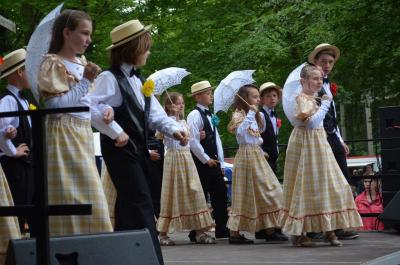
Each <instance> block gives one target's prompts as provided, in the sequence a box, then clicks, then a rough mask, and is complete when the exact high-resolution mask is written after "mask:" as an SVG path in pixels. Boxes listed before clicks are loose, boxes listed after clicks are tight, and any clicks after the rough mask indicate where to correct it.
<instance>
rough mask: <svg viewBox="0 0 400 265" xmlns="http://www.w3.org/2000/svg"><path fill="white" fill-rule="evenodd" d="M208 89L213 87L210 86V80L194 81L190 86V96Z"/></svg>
mask: <svg viewBox="0 0 400 265" xmlns="http://www.w3.org/2000/svg"><path fill="white" fill-rule="evenodd" d="M210 89H213V87H212V86H211V84H210V82H208V81H200V82H197V83H194V84H193V85H192V86H191V87H190V92H191V94H190V96H194V95H197V94H200V93H202V92H205V91H207V90H210Z"/></svg>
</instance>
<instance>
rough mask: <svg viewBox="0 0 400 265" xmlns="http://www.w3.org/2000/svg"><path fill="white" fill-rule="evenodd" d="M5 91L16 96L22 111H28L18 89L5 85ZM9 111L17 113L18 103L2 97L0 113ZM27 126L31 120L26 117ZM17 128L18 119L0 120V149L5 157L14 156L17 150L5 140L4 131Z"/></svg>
mask: <svg viewBox="0 0 400 265" xmlns="http://www.w3.org/2000/svg"><path fill="white" fill-rule="evenodd" d="M6 89H8V90H9V91H10V92H11V93H12V94H14V95H15V96H16V98H17V99H18V101H19V103H20V104H21V105H22V107H23V108H24V110H28V109H29V105H28V104H29V103H28V101H26V100H25V99H23V98H21V97H20V96H19V91H20V89H18V88H16V87H15V86H12V85H10V84H8V85H7V87H6ZM9 111H18V103H17V101H16V100H15V98H14V97H13V96H10V95H7V96H5V97H3V98H2V99H1V101H0V112H9ZM28 122H29V125H31V118H30V117H29V116H28ZM18 126H19V117H18V116H16V117H4V118H0V149H1V150H2V154H0V155H4V154H5V155H7V156H14V155H15V154H16V153H17V150H16V148H15V146H14V144H13V143H12V142H11V140H10V139H8V138H6V136H5V135H6V130H7V129H8V128H10V127H14V128H18Z"/></svg>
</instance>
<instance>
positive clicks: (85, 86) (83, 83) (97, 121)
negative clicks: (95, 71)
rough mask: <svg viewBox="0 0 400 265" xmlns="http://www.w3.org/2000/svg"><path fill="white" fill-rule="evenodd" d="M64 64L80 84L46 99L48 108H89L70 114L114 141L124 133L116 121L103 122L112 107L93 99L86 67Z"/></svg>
mask: <svg viewBox="0 0 400 265" xmlns="http://www.w3.org/2000/svg"><path fill="white" fill-rule="evenodd" d="M62 62H63V63H64V65H65V68H66V69H67V70H68V72H69V73H70V74H71V75H73V76H75V77H76V79H77V80H79V82H77V83H75V84H73V85H70V90H69V91H68V92H66V93H65V94H63V95H61V96H55V97H50V98H48V99H46V100H45V104H46V107H48V108H65V107H78V106H82V107H89V108H90V112H75V113H68V114H69V115H71V116H73V117H76V118H78V119H82V120H91V124H92V126H93V127H94V128H96V129H97V130H98V131H100V132H101V133H103V134H105V135H107V136H109V137H110V138H112V139H115V138H117V136H118V135H119V134H120V133H121V132H122V128H121V127H120V126H119V125H118V124H117V123H116V122H115V121H112V122H111V123H109V124H106V123H105V122H104V121H103V114H104V111H105V110H106V109H108V108H111V107H110V106H108V105H106V104H100V103H99V102H98V101H97V100H96V98H95V97H92V95H91V92H89V88H90V87H91V82H90V81H89V80H88V79H86V78H84V77H83V71H84V67H83V66H81V65H79V64H76V63H72V62H69V61H67V60H64V59H62ZM60 115H61V114H58V115H57V116H60Z"/></svg>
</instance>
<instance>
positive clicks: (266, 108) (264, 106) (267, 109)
mask: <svg viewBox="0 0 400 265" xmlns="http://www.w3.org/2000/svg"><path fill="white" fill-rule="evenodd" d="M263 109H264V110H265V111H266V112H267V113H268V114H269V115H271V111H273V110H274V109H270V108H268V107H267V106H266V105H263Z"/></svg>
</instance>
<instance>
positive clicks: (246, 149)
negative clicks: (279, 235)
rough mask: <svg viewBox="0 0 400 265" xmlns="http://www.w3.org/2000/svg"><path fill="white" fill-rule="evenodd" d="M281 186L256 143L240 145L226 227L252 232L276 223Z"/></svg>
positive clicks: (234, 169) (280, 202)
mask: <svg viewBox="0 0 400 265" xmlns="http://www.w3.org/2000/svg"><path fill="white" fill-rule="evenodd" d="M281 207H282V187H281V184H280V183H279V181H278V179H277V178H276V176H275V174H274V172H273V171H272V169H271V167H270V166H269V164H268V162H267V160H266V159H265V158H264V155H263V152H262V151H261V148H260V147H259V146H258V145H240V146H239V150H238V152H237V154H236V156H235V160H234V164H233V174H232V207H231V210H230V212H229V219H228V224H227V227H228V228H229V229H230V230H232V231H239V230H244V231H249V232H252V233H253V232H255V231H258V230H261V229H266V228H274V227H279V223H278V216H279V212H280V210H281Z"/></svg>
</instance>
